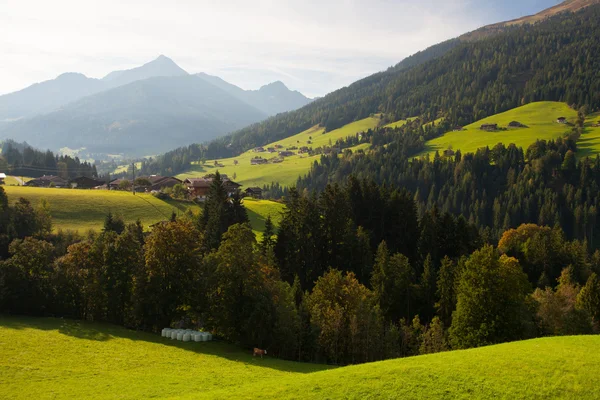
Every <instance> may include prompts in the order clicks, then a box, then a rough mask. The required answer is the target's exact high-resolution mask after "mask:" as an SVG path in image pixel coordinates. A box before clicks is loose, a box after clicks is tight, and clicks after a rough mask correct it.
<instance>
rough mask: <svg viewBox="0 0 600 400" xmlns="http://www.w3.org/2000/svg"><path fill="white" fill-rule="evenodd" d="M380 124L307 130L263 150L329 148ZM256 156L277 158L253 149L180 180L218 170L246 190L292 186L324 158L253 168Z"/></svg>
mask: <svg viewBox="0 0 600 400" xmlns="http://www.w3.org/2000/svg"><path fill="white" fill-rule="evenodd" d="M379 121H380V119H379V115H376V116H373V117H370V118H365V119H362V120H360V121H356V122H353V123H351V124H348V125H345V126H343V127H341V128H339V129H336V130H333V131H331V132H327V133H324V132H325V131H324V129H323V128H319V127H317V126H315V127H312V128H310V129H307V130H306V131H304V132H301V133H298V134H297V135H294V136H290V137H288V138H286V139H283V140H279V141H277V142H273V143H269V144H268V145H265V146H263V147H264V148H265V149H267V148H268V147H274V146H275V145H281V146H283V147H284V148H286V147H291V146H296V147H298V148H300V147H302V146H308V147H311V146H312V147H313V148H317V147H320V146H327V145H329V144H330V142H331V143H335V141H336V140H338V139H344V138H346V137H347V136H351V135H354V134H356V133H359V132H364V131H367V130H369V129H372V128H375V127H377V125H378V124H379ZM309 140H310V141H311V142H312V144H307V141H309ZM359 148H360V149H365V148H368V145H367V146H366V147H365V145H359V146H355V147H354V148H352V149H353V150H357V149H359ZM294 152H296V150H294ZM256 156H261V157H263V158H267V159H270V158H273V157H276V154H275V153H274V154H270V153H267V152H264V153H255V152H253V151H252V150H250V151H247V152H245V153H243V154H241V155H239V156H238V157H233V158H227V159H219V160H217V161H218V162H219V163H220V164H222V165H223V167H215V166H214V161H215V160H209V161H207V162H206V164H205V165H199V164H195V165H192V167H191V169H190V170H189V171H186V172H184V173H182V174H180V175H178V176H177V177H178V178H179V179H185V178H191V177H199V176H203V175H206V174H209V173H214V172H215V171H217V170H218V171H219V172H221V173H223V174H227V175H228V176H229V177H230V178H231V179H234V180H235V181H236V182H238V183H240V184H242V185H244V187H249V186H260V187H262V186H263V185H265V184H270V183H271V182H279V183H280V184H281V185H283V186H289V185H293V184H295V183H296V180H297V179H298V177H299V176H301V175H304V174H305V173H307V172H308V171H309V170H310V167H311V165H312V164H313V163H314V162H315V161H316V162H318V161H319V159H320V157H321V156H319V155H316V156H313V157H310V156H308V154H296V155H294V156H291V157H286V158H285V160H284V161H283V162H282V163H279V164H264V165H250V160H251V159H252V158H253V157H256ZM235 160H237V161H238V165H235V164H234V161H235ZM234 175H235V178H234Z"/></svg>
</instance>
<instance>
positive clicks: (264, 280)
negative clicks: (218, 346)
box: [0, 176, 600, 364]
mask: <svg viewBox="0 0 600 400" xmlns="http://www.w3.org/2000/svg"><path fill="white" fill-rule="evenodd" d="M0 193H1V194H2V197H0V198H1V199H2V202H0V206H1V208H2V218H3V219H2V222H3V224H2V226H3V227H4V226H12V227H11V228H7V229H5V232H12V233H11V235H12V236H10V235H9V236H2V237H4V238H6V239H5V240H4V242H3V243H8V244H7V246H6V247H5V252H4V253H3V254H2V260H1V261H0V312H4V313H15V314H29V315H52V316H62V317H70V318H78V319H85V320H93V321H106V322H111V323H116V324H120V325H123V326H126V327H129V328H132V329H143V330H147V331H153V332H158V331H160V329H162V328H163V327H166V326H173V325H177V326H182V327H195V328H197V327H200V328H203V329H206V330H210V331H212V332H213V333H214V334H215V335H217V336H218V337H219V338H221V339H222V340H227V341H230V342H233V343H237V344H239V345H241V346H245V347H247V348H252V347H260V348H265V349H268V350H269V354H274V355H275V356H278V357H282V358H286V359H293V360H301V361H316V362H328V363H334V364H352V363H361V362H368V361H375V360H382V359H386V358H392V357H402V356H410V355H416V354H427V353H433V352H439V351H445V350H449V349H459V348H468V347H475V346H481V345H487V344H494V343H501V342H505V341H510V340H518V339H524V338H531V337H538V336H543V335H557V334H578V333H591V332H597V331H598V318H599V317H600V302H599V301H598V299H599V298H600V282H599V281H598V273H600V252H595V253H591V252H590V251H589V246H588V245H587V244H586V243H585V242H583V241H579V240H577V239H575V240H569V239H567V238H566V236H565V234H564V232H563V231H562V230H561V229H560V227H558V226H555V227H553V228H550V227H545V226H538V225H533V224H529V225H522V226H520V227H518V228H516V229H509V230H507V231H505V232H504V233H503V235H502V236H501V238H500V240H499V241H498V242H497V243H491V242H490V241H489V237H487V236H485V235H482V234H481V232H480V230H478V229H477V228H476V226H474V225H473V224H470V223H469V222H468V221H467V220H466V219H465V218H463V217H461V216H459V217H455V216H453V215H452V214H450V213H447V212H443V211H441V210H440V209H438V208H437V207H433V208H431V209H430V210H427V211H425V212H424V213H423V214H422V215H421V216H420V215H419V211H418V204H417V202H416V201H415V200H414V198H413V197H414V196H413V195H412V194H410V193H409V192H407V191H406V190H398V189H395V188H394V187H392V186H386V185H377V184H376V183H375V182H373V181H369V180H358V179H351V180H350V181H349V182H348V183H347V184H345V185H343V186H340V185H329V186H327V187H326V188H325V190H324V191H323V192H322V193H320V194H316V193H311V192H308V191H302V192H299V191H297V190H296V189H290V192H289V196H288V197H287V198H286V210H285V212H284V215H283V216H282V221H281V223H280V226H279V227H278V228H275V227H274V226H273V224H272V222H271V219H270V218H269V219H268V220H267V222H266V231H265V232H264V234H263V237H262V239H261V240H260V241H257V239H256V237H255V235H254V234H253V232H252V229H251V227H250V226H249V224H248V223H247V221H248V220H247V215H246V212H245V209H244V207H243V203H241V202H240V201H239V199H235V198H234V199H232V198H229V197H227V195H226V193H225V190H224V189H223V187H222V184H221V183H219V177H218V176H217V177H216V179H215V181H214V182H213V185H212V186H211V188H210V193H209V195H208V199H207V202H208V204H207V206H206V208H205V211H204V213H202V214H201V215H193V214H186V215H184V216H182V217H180V218H177V217H176V216H175V215H174V216H172V218H171V219H170V220H168V221H164V222H162V223H159V224H157V225H155V226H154V227H153V228H152V230H151V231H150V232H144V230H143V228H142V225H141V223H139V222H138V223H134V224H129V225H127V224H125V223H124V222H123V220H122V219H121V218H120V217H118V216H114V215H108V216H107V218H106V221H105V225H104V229H103V230H102V231H101V232H95V233H94V232H92V233H90V234H88V235H86V236H83V237H81V236H79V235H75V234H70V233H67V232H58V233H52V226H51V220H49V218H48V216H47V213H45V212H44V211H43V210H44V208H41V209H39V210H36V209H34V208H31V206H30V205H27V204H26V201H25V200H19V201H17V203H16V204H15V205H13V206H11V205H9V202H8V199H7V198H6V196H5V194H4V192H3V191H1V190H0ZM6 221H8V223H6ZM3 235H8V234H6V233H5V234H3Z"/></svg>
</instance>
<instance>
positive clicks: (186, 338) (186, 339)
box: [183, 332, 192, 342]
mask: <svg viewBox="0 0 600 400" xmlns="http://www.w3.org/2000/svg"><path fill="white" fill-rule="evenodd" d="M191 339H192V335H191V334H190V333H189V332H185V333H184V334H183V341H184V342H189V341H190V340H191Z"/></svg>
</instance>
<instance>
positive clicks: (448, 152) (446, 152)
mask: <svg viewBox="0 0 600 400" xmlns="http://www.w3.org/2000/svg"><path fill="white" fill-rule="evenodd" d="M454 154H455V153H454V150H452V149H446V150H444V156H446V157H452V156H454Z"/></svg>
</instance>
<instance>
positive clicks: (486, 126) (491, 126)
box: [480, 124, 498, 132]
mask: <svg viewBox="0 0 600 400" xmlns="http://www.w3.org/2000/svg"><path fill="white" fill-rule="evenodd" d="M480 129H481V130H482V131H488V132H492V131H497V130H498V124H483V125H481V128H480Z"/></svg>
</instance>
